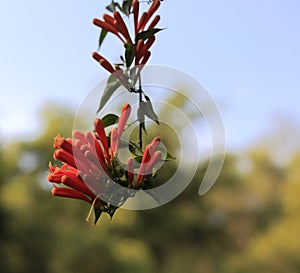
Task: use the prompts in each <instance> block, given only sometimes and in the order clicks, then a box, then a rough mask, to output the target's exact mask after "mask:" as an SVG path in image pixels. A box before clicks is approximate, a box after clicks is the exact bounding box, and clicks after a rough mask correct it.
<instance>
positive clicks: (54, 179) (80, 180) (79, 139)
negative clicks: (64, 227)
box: [48, 104, 162, 223]
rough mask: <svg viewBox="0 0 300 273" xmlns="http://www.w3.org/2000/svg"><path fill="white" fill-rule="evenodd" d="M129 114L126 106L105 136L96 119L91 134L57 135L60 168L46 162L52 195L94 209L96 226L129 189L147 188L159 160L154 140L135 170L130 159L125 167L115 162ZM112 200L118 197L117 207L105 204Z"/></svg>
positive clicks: (156, 138) (102, 127)
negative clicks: (115, 124)
mask: <svg viewBox="0 0 300 273" xmlns="http://www.w3.org/2000/svg"><path fill="white" fill-rule="evenodd" d="M130 113H131V106H130V105H129V104H125V105H124V106H123V108H122V112H121V115H120V118H119V121H118V124H117V128H113V129H112V130H111V131H110V133H109V134H108V135H106V132H105V128H104V124H103V122H102V120H101V119H99V118H96V119H95V121H94V131H93V132H91V131H90V132H85V133H83V132H80V131H73V139H71V138H66V139H65V138H63V137H61V136H60V135H59V134H58V135H57V136H56V138H55V141H54V148H56V149H55V151H54V154H53V157H54V159H55V160H57V161H59V162H60V165H57V166H53V164H52V163H49V175H48V180H49V182H51V183H52V184H53V189H52V194H53V195H54V196H61V197H67V198H73V199H80V200H83V201H86V202H88V203H89V204H90V205H91V209H94V212H95V223H96V222H97V220H98V219H99V217H100V215H101V213H102V212H106V213H108V214H109V215H110V216H111V217H112V216H113V214H114V212H115V210H116V209H117V208H118V207H119V206H121V205H122V204H123V203H124V202H125V201H126V200H127V199H128V198H129V197H130V196H132V194H133V192H135V191H132V190H131V189H134V190H138V189H143V188H144V186H145V185H146V184H147V187H148V188H149V181H150V182H151V180H152V178H153V175H152V170H153V168H154V167H155V166H156V165H157V164H158V163H159V162H160V161H161V160H162V153H161V152H160V151H158V147H159V144H160V142H161V139H160V137H155V138H154V139H153V141H152V142H151V143H150V144H148V145H147V146H146V148H145V150H144V153H143V154H142V156H141V160H140V165H139V166H138V167H137V166H136V163H137V162H135V160H134V158H132V157H130V158H129V159H128V162H127V164H123V163H121V162H120V161H119V160H118V151H119V147H120V142H121V136H122V133H123V131H124V129H125V127H126V124H127V121H128V118H129V116H130ZM112 183H117V184H119V185H120V186H122V187H121V188H122V189H124V190H123V191H121V192H118V193H116V192H115V191H114V187H111V185H112ZM126 189H127V190H126ZM116 196H117V197H116ZM112 198H114V200H116V198H117V200H118V204H117V205H116V204H115V202H114V204H111V203H110V202H108V201H107V200H112Z"/></svg>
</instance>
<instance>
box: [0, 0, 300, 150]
mask: <svg viewBox="0 0 300 273" xmlns="http://www.w3.org/2000/svg"><path fill="white" fill-rule="evenodd" d="M108 3H109V1H108V0H107V1H106V0H105V1H104V0H73V1H71V0H60V1H58V0H52V1H48V0H39V1H38V0H28V1H20V0H11V1H5V2H4V1H3V2H2V5H1V6H2V7H1V9H0V32H1V51H0V73H1V77H0V90H1V101H0V117H1V138H4V139H6V140H7V139H9V138H10V137H14V136H18V137H23V136H26V135H33V133H35V132H38V130H39V128H40V126H41V125H40V124H38V117H37V113H38V109H39V107H41V105H42V104H43V103H44V102H46V101H48V100H51V101H58V102H60V103H61V104H64V103H66V104H71V105H72V106H74V109H76V107H78V106H79V105H80V103H81V101H82V100H83V99H84V97H85V95H86V94H87V93H88V92H89V91H90V90H91V89H92V88H93V87H94V85H95V84H97V83H98V81H100V80H102V79H103V77H105V76H107V74H106V73H105V71H103V70H102V69H100V68H99V66H98V65H97V63H96V62H95V61H93V60H92V58H91V52H92V51H94V50H95V49H96V48H97V40H98V35H99V29H97V28H96V27H95V26H93V24H92V19H93V18H94V17H100V16H102V14H103V13H104V7H105V5H106V4H108ZM186 3H188V4H186ZM299 10H300V2H299V1H297V0H260V1H258V0H244V1H240V0H239V1H238V0H228V1H221V0H212V1H199V0H189V1H179V0H177V1H174V0H167V1H165V2H163V4H162V7H161V9H160V12H159V13H160V14H161V16H162V20H161V22H160V26H162V27H166V30H164V31H163V32H161V33H159V34H158V36H157V38H158V39H157V41H156V45H155V46H154V47H153V51H152V57H151V60H150V63H151V64H159V65H166V66H171V67H174V68H177V69H180V70H183V71H185V72H186V73H188V74H190V75H192V76H193V77H195V78H196V79H198V80H199V81H200V82H201V83H202V84H203V85H204V86H206V87H207V88H208V90H209V91H210V92H211V94H212V96H213V97H214V98H215V99H216V100H217V102H218V103H219V105H220V109H221V112H222V115H223V118H224V122H225V128H226V132H227V142H228V145H229V148H231V147H233V148H234V147H243V146H244V145H247V144H249V143H251V142H252V141H254V139H256V138H258V137H260V136H262V135H264V134H265V133H267V132H268V131H269V130H271V128H272V127H274V126H277V125H278V124H276V123H277V120H276V119H274V118H273V116H274V115H275V116H280V117H283V120H285V119H287V120H294V122H295V123H296V124H300V118H299V117H300V107H299V106H300V103H299V101H300V100H299V99H300V95H299V90H300V80H299V75H300V35H299V34H300V17H299ZM114 41H115V40H113V39H112V38H111V39H108V40H107V41H106V43H105V44H104V46H103V48H102V50H103V52H105V55H106V56H108V57H111V58H115V59H116V60H117V57H118V56H119V48H114V43H113V42H114ZM108 52H109V53H108ZM280 120H282V119H280Z"/></svg>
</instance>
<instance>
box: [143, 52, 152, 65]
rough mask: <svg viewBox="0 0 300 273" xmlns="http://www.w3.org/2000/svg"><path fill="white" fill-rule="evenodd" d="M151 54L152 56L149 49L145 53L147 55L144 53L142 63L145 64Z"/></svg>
mask: <svg viewBox="0 0 300 273" xmlns="http://www.w3.org/2000/svg"><path fill="white" fill-rule="evenodd" d="M150 56H151V52H150V51H147V52H146V53H145V55H144V57H143V59H142V61H141V62H140V65H145V64H146V63H147V62H148V60H149V58H150Z"/></svg>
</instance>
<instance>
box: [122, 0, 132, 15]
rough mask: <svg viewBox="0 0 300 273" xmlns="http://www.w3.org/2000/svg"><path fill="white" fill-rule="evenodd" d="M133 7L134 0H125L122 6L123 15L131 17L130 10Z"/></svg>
mask: <svg viewBox="0 0 300 273" xmlns="http://www.w3.org/2000/svg"><path fill="white" fill-rule="evenodd" d="M131 6H132V0H125V1H123V4H122V9H123V13H124V14H125V15H127V16H129V15H130V9H131Z"/></svg>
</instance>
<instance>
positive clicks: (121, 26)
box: [114, 11, 132, 44]
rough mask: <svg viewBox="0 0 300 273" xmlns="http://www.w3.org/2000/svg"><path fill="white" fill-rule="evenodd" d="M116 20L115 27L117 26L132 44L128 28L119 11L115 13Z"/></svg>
mask: <svg viewBox="0 0 300 273" xmlns="http://www.w3.org/2000/svg"><path fill="white" fill-rule="evenodd" d="M114 18H115V21H114V25H115V26H116V28H117V29H118V31H119V32H120V33H121V34H122V35H123V36H124V37H125V39H126V40H127V42H128V43H130V44H132V41H131V38H130V35H129V31H128V29H127V26H126V25H125V23H124V21H123V19H122V17H121V15H120V13H119V12H118V11H114Z"/></svg>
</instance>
